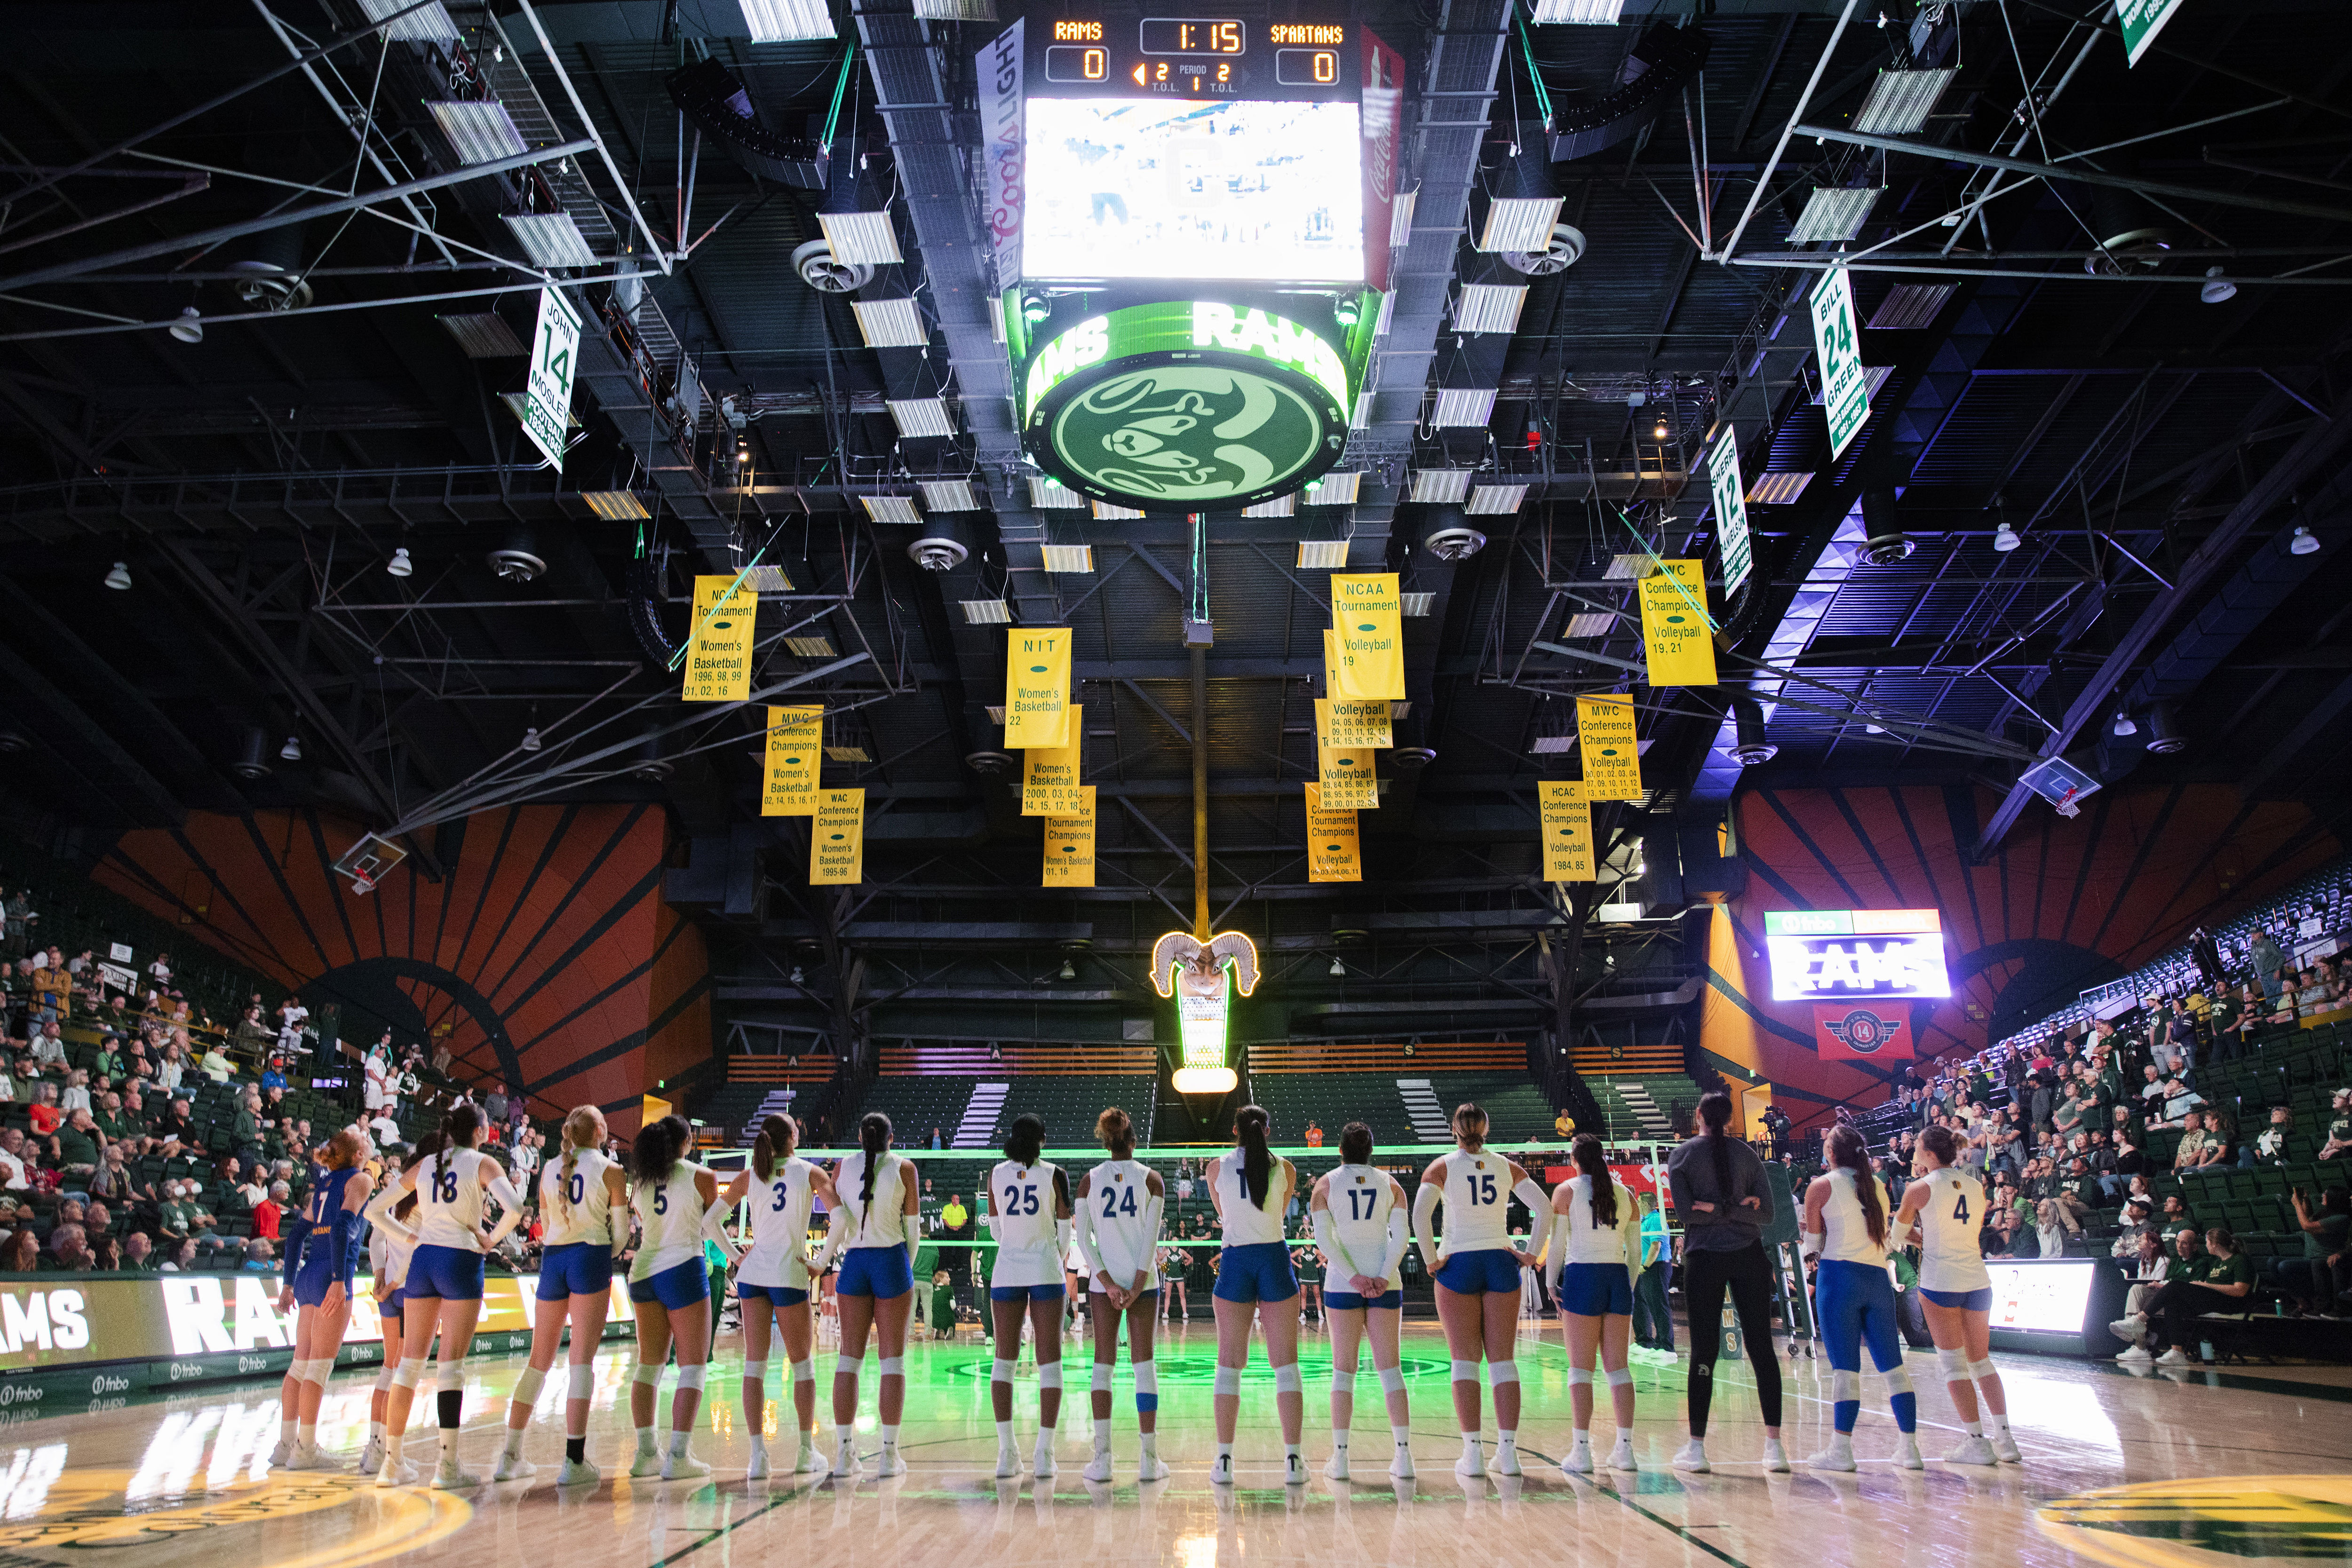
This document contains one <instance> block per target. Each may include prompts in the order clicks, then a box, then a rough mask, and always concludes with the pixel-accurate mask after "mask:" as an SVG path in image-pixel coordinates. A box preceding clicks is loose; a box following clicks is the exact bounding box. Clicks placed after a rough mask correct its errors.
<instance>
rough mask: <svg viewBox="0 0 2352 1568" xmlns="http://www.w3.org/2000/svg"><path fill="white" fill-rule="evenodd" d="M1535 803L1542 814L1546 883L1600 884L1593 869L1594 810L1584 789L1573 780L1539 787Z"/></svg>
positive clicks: (1553, 782)
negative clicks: (1586, 800) (1586, 797)
mask: <svg viewBox="0 0 2352 1568" xmlns="http://www.w3.org/2000/svg"><path fill="white" fill-rule="evenodd" d="M1536 800H1537V803H1538V808H1539V809H1540V810H1541V811H1542V813H1543V858H1544V880H1545V881H1546V882H1596V881H1598V880H1600V879H1599V876H1598V874H1597V873H1595V871H1594V869H1593V865H1592V808H1591V806H1590V805H1588V804H1586V803H1585V799H1584V786H1583V785H1581V784H1580V783H1578V782H1576V781H1575V780H1574V779H1555V780H1551V781H1549V782H1546V783H1542V784H1538V785H1537V786H1536Z"/></svg>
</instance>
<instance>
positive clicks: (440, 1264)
mask: <svg viewBox="0 0 2352 1568" xmlns="http://www.w3.org/2000/svg"><path fill="white" fill-rule="evenodd" d="M481 1136H482V1113H481V1112H480V1111H478V1110H477V1109H476V1108H475V1107H474V1106H473V1105H472V1104H471V1103H460V1104H457V1105H455V1106H452V1107H451V1108H450V1111H449V1113H448V1115H446V1116H445V1117H443V1118H442V1121H441V1130H440V1131H439V1132H438V1133H436V1134H432V1135H431V1136H430V1137H428V1138H427V1139H425V1143H424V1145H423V1146H422V1148H421V1149H420V1152H421V1153H423V1154H424V1155H425V1158H424V1159H423V1160H421V1161H420V1162H418V1163H417V1164H415V1165H413V1166H409V1167H408V1169H407V1171H406V1172H404V1174H403V1175H402V1176H401V1178H400V1180H399V1181H398V1182H396V1183H394V1184H393V1189H392V1190H398V1191H404V1192H414V1193H415V1194H416V1195H417V1204H416V1213H417V1223H416V1250H415V1252H413V1253H411V1254H410V1255H409V1260H408V1282H407V1284H406V1285H405V1286H404V1287H403V1291H402V1307H401V1314H400V1315H401V1322H402V1328H403V1338H404V1341H405V1342H406V1343H405V1344H404V1348H403V1351H402V1354H401V1359H400V1366H399V1369H398V1370H397V1371H395V1372H394V1374H393V1375H392V1397H391V1398H390V1399H388V1400H386V1401H385V1402H384V1419H383V1465H382V1466H381V1467H379V1468H378V1469H377V1471H376V1478H375V1484H376V1485H378V1486H380V1487H392V1486H399V1485H401V1484H402V1482H403V1480H404V1479H405V1476H404V1472H405V1471H406V1470H407V1467H406V1466H405V1464H404V1462H403V1460H402V1457H401V1450H402V1448H403V1446H404V1443H405V1441H406V1434H407V1431H408V1411H409V1406H410V1405H411V1403H412V1402H414V1400H415V1396H416V1380H417V1378H418V1376H419V1375H422V1374H423V1372H424V1369H425V1352H426V1351H428V1350H431V1349H433V1340H434V1335H435V1334H436V1333H438V1334H439V1335H440V1339H441V1347H440V1354H439V1358H438V1359H437V1360H436V1362H435V1363H434V1367H433V1387H434V1391H435V1394H436V1400H435V1404H436V1406H437V1409H436V1415H437V1416H439V1418H440V1423H441V1461H440V1463H439V1464H438V1465H437V1466H436V1467H435V1469H434V1472H433V1484H434V1486H436V1488H440V1489H443V1490H448V1489H452V1488H457V1487H471V1486H479V1485H481V1483H482V1478H481V1477H480V1476H478V1475H475V1474H473V1473H471V1472H469V1471H467V1469H465V1468H464V1467H462V1466H460V1465H459V1464H458V1463H457V1428H458V1426H459V1424H460V1422H461V1421H462V1420H463V1418H464V1415H465V1400H466V1396H465V1392H464V1391H465V1386H466V1352H467V1350H468V1349H469V1348H470V1347H471V1346H472V1344H473V1343H474V1324H475V1323H476V1322H478V1321H479V1320H480V1318H481V1315H482V1261H483V1260H484V1258H485V1257H486V1256H487V1255H488V1253H489V1252H490V1250H491V1249H494V1248H496V1247H497V1246H498V1244H499V1242H501V1241H503V1240H505V1239H506V1238H507V1233H508V1232H509V1231H510V1230H512V1229H513V1228H515V1226H516V1224H517V1223H518V1222H520V1220H521V1218H522V1196H521V1195H520V1193H518V1192H516V1191H515V1189H514V1187H513V1186H511V1185H510V1184H509V1182H508V1181H507V1176H506V1172H504V1171H503V1170H500V1169H499V1162H498V1161H496V1160H494V1159H492V1158H491V1157H490V1156H489V1155H486V1154H483V1153H481V1152H480V1151H479V1150H478V1149H477V1148H475V1147H474V1145H475V1144H477V1143H478V1142H479V1141H480V1139H481ZM485 1197H489V1198H495V1199H497V1200H498V1205H499V1210H500V1212H499V1219H498V1223H497V1224H496V1225H495V1226H493V1227H492V1228H490V1229H488V1231H485V1230H484V1229H483V1228H482V1208H483V1199H484V1198H485Z"/></svg>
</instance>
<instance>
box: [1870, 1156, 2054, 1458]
mask: <svg viewBox="0 0 2352 1568" xmlns="http://www.w3.org/2000/svg"><path fill="white" fill-rule="evenodd" d="M1959 1155H1960V1141H1959V1139H1958V1138H1957V1137H1955V1136H1953V1134H1952V1130H1951V1129H1950V1128H1949V1127H1930V1128H1928V1129H1927V1131H1926V1132H1924V1133H1922V1134H1919V1143H1918V1146H1917V1150H1916V1153H1915V1154H1914V1155H1913V1156H1912V1161H1911V1168H1912V1169H1913V1170H1914V1171H1916V1173H1917V1174H1918V1177H1919V1179H1918V1180H1916V1181H1915V1182H1913V1183H1912V1184H1911V1185H1910V1186H1906V1187H1905V1188H1904V1189H1903V1204H1902V1207H1899V1208H1897V1209H1896V1210H1895V1235H1896V1236H1897V1237H1903V1236H1907V1235H1909V1234H1910V1233H1911V1230H1912V1228H1913V1227H1914V1226H1915V1225H1916V1227H1917V1228H1918V1235H1919V1301H1920V1305H1921V1307H1922V1309H1923V1310H1924V1311H1925V1312H1926V1314H1927V1334H1928V1337H1929V1338H1931V1339H1933V1340H1934V1341H1935V1342H1936V1360H1937V1363H1938V1364H1941V1366H1942V1367H1943V1371H1944V1385H1945V1387H1946V1388H1948V1389H1949V1390H1950V1391H1951V1396H1952V1404H1953V1406H1955V1407H1956V1408H1957V1409H1958V1411H1959V1413H1960V1425H1961V1426H1962V1427H1964V1428H1966V1430H1967V1432H1968V1436H1967V1437H1965V1438H1963V1439H1962V1440H1961V1442H1960V1446H1959V1447H1958V1448H1954V1449H1953V1450H1952V1451H1951V1452H1950V1453H1948V1454H1947V1455H1945V1456H1944V1462H1945V1463H1946V1464H1948V1465H1990V1464H1998V1463H2000V1461H2001V1460H2003V1459H2006V1460H2008V1461H2009V1462H2010V1463H2011V1464H2012V1465H2021V1464H2023V1463H2024V1462H2025V1456H2024V1455H2023V1454H2021V1453H2020V1452H2019V1451H2018V1448H2017V1439H2016V1438H2015V1437H2011V1435H2010V1430H2009V1399H2008V1396H2007V1395H2006V1394H2005V1393H2004V1392H2003V1391H2002V1389H2001V1385H2000V1371H1999V1369H1997V1368H1996V1367H1995V1366H1994V1365H1993V1364H1992V1275H1991V1273H1990V1271H1988V1270H1986V1268H1985V1262H1984V1250H1983V1249H1982V1248H1981V1247H1980V1246H1979V1244H1978V1241H1977V1232H1978V1231H1979V1229H1980V1228H1982V1227H1983V1225H1984V1217H1985V1189H1984V1184H1983V1183H1982V1182H1980V1181H1979V1180H1977V1179H1976V1178H1975V1177H1974V1176H1970V1175H1969V1174H1968V1173H1967V1172H1965V1171H1962V1170H1958V1169H1955V1168H1954V1166H1956V1164H1957V1163H1958V1159H1959ZM1979 1403H1981V1405H1982V1406H1983V1408H1982V1410H1981V1412H1979ZM1986 1427H1991V1428H1992V1435H1991V1440H1990V1441H1987V1440H1986V1436H1985V1428H1986Z"/></svg>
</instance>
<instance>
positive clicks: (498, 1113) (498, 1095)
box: [482, 1082, 507, 1127]
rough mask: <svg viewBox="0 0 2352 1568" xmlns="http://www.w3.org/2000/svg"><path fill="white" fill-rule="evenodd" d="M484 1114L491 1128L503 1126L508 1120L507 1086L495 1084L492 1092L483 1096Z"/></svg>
mask: <svg viewBox="0 0 2352 1568" xmlns="http://www.w3.org/2000/svg"><path fill="white" fill-rule="evenodd" d="M482 1114H483V1116H484V1118H485V1119H486V1120H487V1121H488V1123H489V1124H490V1125H491V1126H494V1127H496V1126H502V1125H504V1124H505V1123H506V1119H507V1086H506V1084H505V1083H504V1082H492V1083H491V1084H490V1092H488V1094H485V1095H483V1096H482Z"/></svg>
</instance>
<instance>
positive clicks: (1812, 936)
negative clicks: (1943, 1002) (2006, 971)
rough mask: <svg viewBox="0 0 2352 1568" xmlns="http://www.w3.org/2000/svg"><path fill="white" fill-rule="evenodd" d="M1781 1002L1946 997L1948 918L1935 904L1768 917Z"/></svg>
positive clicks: (1768, 945)
mask: <svg viewBox="0 0 2352 1568" xmlns="http://www.w3.org/2000/svg"><path fill="white" fill-rule="evenodd" d="M1764 948H1765V951H1766V952H1767V953H1768V954H1769V955H1770V956H1771V960H1772V999H1773V1000H1774V1001H1776V1002H1842V1001H1851V1000H1853V999H1856V998H1863V997H1948V996H1950V995H1951V994H1952V981H1951V977H1950V975H1949V974H1948V972H1947V971H1946V969H1945V967H1944V927H1943V920H1942V918H1941V917H1940V916H1939V915H1937V912H1936V911H1934V910H1932V909H1782V910H1770V911H1768V912H1767V913H1766V914H1765V916H1764Z"/></svg>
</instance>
